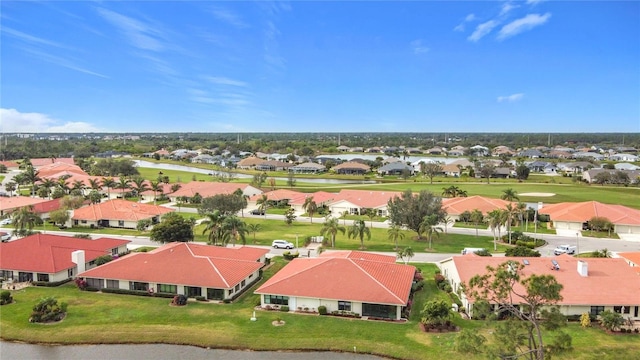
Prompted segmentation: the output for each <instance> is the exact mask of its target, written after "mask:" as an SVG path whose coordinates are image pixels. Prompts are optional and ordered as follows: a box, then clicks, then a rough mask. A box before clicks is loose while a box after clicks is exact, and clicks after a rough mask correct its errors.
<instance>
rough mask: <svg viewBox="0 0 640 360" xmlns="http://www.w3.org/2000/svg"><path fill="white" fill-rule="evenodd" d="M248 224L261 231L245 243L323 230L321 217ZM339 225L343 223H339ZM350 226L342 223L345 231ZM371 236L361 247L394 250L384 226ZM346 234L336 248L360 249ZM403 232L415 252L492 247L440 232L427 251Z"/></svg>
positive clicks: (198, 231)
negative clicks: (306, 220)
mask: <svg viewBox="0 0 640 360" xmlns="http://www.w3.org/2000/svg"><path fill="white" fill-rule="evenodd" d="M243 221H245V222H246V223H247V224H256V223H257V224H260V226H261V230H260V231H259V232H257V233H256V234H255V241H254V239H253V233H249V234H247V237H246V240H247V244H258V245H267V246H268V245H271V241H273V240H274V239H283V240H287V241H290V242H292V243H293V244H295V243H296V235H297V236H298V246H300V247H302V246H304V241H305V239H306V238H307V237H308V236H319V235H320V230H321V229H322V223H323V222H324V219H322V218H320V219H317V218H316V219H315V220H314V222H313V224H310V223H307V222H304V223H303V222H294V223H293V224H292V225H291V226H287V225H285V223H284V220H265V219H263V218H244V219H243ZM340 224H341V225H342V224H343V223H342V222H340ZM204 227H205V225H198V226H196V228H195V229H194V233H195V236H196V241H203V242H204V241H206V239H207V236H208V234H207V235H202V231H203V230H204ZM348 228H349V226H348V225H347V226H345V229H346V230H347V232H348ZM369 230H370V231H371V239H370V240H367V239H366V237H365V240H364V246H365V248H366V250H369V251H387V252H393V251H395V250H394V243H393V242H392V241H391V240H389V236H388V234H387V229H383V228H372V229H369ZM347 232H345V234H341V233H340V234H338V235H337V236H336V248H338V249H344V250H357V249H359V248H360V240H359V239H349V238H348V236H347ZM403 233H404V234H405V238H404V239H399V240H398V246H399V247H400V248H404V247H408V246H410V247H411V248H412V249H413V251H414V252H425V251H428V252H434V253H459V252H460V251H461V250H462V249H464V248H465V247H485V248H487V249H490V250H493V242H492V241H493V239H492V238H491V237H489V236H479V237H475V236H474V235H463V234H452V233H448V234H444V233H441V234H440V237H439V238H437V237H435V236H434V237H433V239H432V240H433V249H431V250H429V249H427V247H428V241H427V240H426V239H422V240H420V241H417V240H416V233H415V232H412V231H407V230H405V231H403ZM506 249H507V247H506V246H504V245H501V244H498V251H499V252H500V251H501V252H504V251H505V250H506Z"/></svg>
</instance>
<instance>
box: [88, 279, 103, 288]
mask: <svg viewBox="0 0 640 360" xmlns="http://www.w3.org/2000/svg"><path fill="white" fill-rule="evenodd" d="M103 284H104V281H103V280H102V279H91V278H87V285H88V286H89V287H92V288H95V289H102V288H103V287H104V285H103Z"/></svg>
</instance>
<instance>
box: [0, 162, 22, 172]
mask: <svg viewBox="0 0 640 360" xmlns="http://www.w3.org/2000/svg"><path fill="white" fill-rule="evenodd" d="M0 165H4V166H5V167H6V168H7V170H18V167H19V166H20V164H18V163H17V162H15V161H0Z"/></svg>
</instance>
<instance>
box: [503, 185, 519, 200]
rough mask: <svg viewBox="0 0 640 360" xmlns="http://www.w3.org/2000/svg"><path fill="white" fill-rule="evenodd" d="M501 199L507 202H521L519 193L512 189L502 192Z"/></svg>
mask: <svg viewBox="0 0 640 360" xmlns="http://www.w3.org/2000/svg"><path fill="white" fill-rule="evenodd" d="M500 199H502V200H506V201H517V200H520V198H519V197H518V192H517V191H515V190H513V189H512V188H508V189H505V190H502V195H500Z"/></svg>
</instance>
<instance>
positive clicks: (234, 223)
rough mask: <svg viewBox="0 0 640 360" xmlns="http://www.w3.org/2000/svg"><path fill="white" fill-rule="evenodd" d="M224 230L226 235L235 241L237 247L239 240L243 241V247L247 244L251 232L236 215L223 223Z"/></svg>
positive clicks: (227, 218)
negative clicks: (247, 237) (248, 234)
mask: <svg viewBox="0 0 640 360" xmlns="http://www.w3.org/2000/svg"><path fill="white" fill-rule="evenodd" d="M222 228H223V231H224V232H225V233H228V234H229V238H230V239H233V246H235V245H236V241H238V240H241V241H242V245H246V244H247V239H246V236H247V233H248V232H249V230H248V229H247V224H245V222H244V221H242V220H240V218H239V217H237V216H235V215H232V216H228V217H226V218H225V219H224V221H223V222H222ZM225 245H226V244H225Z"/></svg>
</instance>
